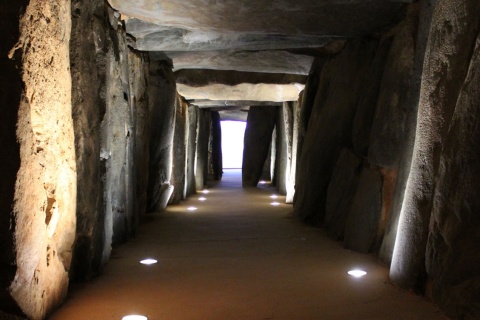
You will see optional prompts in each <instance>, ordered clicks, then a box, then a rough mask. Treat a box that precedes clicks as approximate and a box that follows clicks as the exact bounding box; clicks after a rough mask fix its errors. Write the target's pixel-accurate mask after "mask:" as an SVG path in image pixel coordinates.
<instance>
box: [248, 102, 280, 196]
mask: <svg viewBox="0 0 480 320" xmlns="http://www.w3.org/2000/svg"><path fill="white" fill-rule="evenodd" d="M276 112H277V107H263V106H262V107H260V106H252V107H250V110H249V111H248V118H247V127H246V129H245V138H244V147H243V163H242V186H243V187H256V186H257V184H258V181H259V180H260V177H261V175H262V172H263V165H264V163H265V160H266V158H267V155H268V149H269V148H270V142H271V139H272V132H273V128H274V127H275V121H276Z"/></svg>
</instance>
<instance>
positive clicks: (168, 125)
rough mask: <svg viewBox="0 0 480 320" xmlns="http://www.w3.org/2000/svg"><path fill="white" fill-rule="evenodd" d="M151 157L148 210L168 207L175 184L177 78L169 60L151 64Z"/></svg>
mask: <svg viewBox="0 0 480 320" xmlns="http://www.w3.org/2000/svg"><path fill="white" fill-rule="evenodd" d="M149 90H150V97H151V100H150V112H149V113H150V121H151V125H150V161H149V178H148V190H147V197H148V211H160V210H163V209H165V207H166V206H167V203H168V200H169V199H170V196H171V195H172V192H173V188H174V186H173V185H171V184H170V180H171V177H172V164H173V158H172V155H173V153H172V148H173V134H174V128H175V126H174V124H175V102H176V98H177V96H176V91H175V79H174V77H173V72H172V66H171V64H170V62H168V61H165V60H164V61H160V62H158V63H156V64H152V65H151V67H150V88H149Z"/></svg>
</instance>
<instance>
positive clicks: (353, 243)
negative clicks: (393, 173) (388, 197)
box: [344, 167, 382, 253]
mask: <svg viewBox="0 0 480 320" xmlns="http://www.w3.org/2000/svg"><path fill="white" fill-rule="evenodd" d="M350 209H351V210H350V213H349V214H348V217H347V220H346V223H345V238H344V244H345V247H346V248H347V249H352V250H355V251H358V252H364V253H367V252H370V251H371V249H372V246H373V244H374V241H375V236H376V232H377V226H378V221H379V219H380V213H381V210H382V175H381V174H380V171H379V170H378V169H375V168H368V167H366V168H364V169H363V170H362V173H361V174H360V178H359V182H358V187H357V191H356V192H355V196H354V197H353V201H352V206H351V208H350Z"/></svg>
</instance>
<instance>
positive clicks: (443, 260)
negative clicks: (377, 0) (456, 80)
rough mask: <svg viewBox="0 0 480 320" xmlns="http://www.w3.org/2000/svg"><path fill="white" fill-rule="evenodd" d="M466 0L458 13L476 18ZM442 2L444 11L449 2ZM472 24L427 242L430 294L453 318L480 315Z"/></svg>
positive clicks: (477, 92) (475, 7)
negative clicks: (464, 71) (466, 64)
mask: <svg viewBox="0 0 480 320" xmlns="http://www.w3.org/2000/svg"><path fill="white" fill-rule="evenodd" d="M468 3H469V4H470V5H471V6H466V7H463V8H464V9H465V10H466V11H464V12H465V13H467V14H468V15H470V14H476V15H477V17H478V14H480V6H479V4H478V3H477V2H474V1H468ZM441 5H442V4H441ZM443 5H444V6H445V5H446V6H447V9H450V4H447V3H444V4H443ZM440 8H442V6H440V7H439V9H440ZM443 8H445V7H443ZM460 8H462V7H460ZM452 9H453V7H452ZM451 12H454V11H451ZM455 12H456V11H455ZM476 22H477V29H476V33H477V38H476V40H475V42H474V48H472V49H473V51H470V54H471V60H470V64H469V67H468V71H467V74H466V77H465V79H464V80H463V81H461V83H462V82H463V83H462V87H461V89H460V91H459V93H458V98H457V100H456V104H455V109H454V112H453V116H452V120H451V123H450V126H449V128H448V132H447V133H446V135H445V140H444V142H443V150H442V154H441V156H440V163H439V167H438V180H437V181H436V189H435V193H434V195H433V207H432V217H431V219H430V225H429V235H428V242H427V259H426V266H427V272H428V275H429V278H430V279H431V285H432V288H431V289H432V295H433V298H434V299H435V301H436V302H437V303H438V304H439V305H440V306H441V307H442V308H443V309H444V310H445V311H446V313H447V314H448V315H449V316H451V317H452V318H454V319H476V318H480V300H479V296H480V270H479V268H478V266H479V265H480V253H479V251H478V243H479V242H480V216H479V212H480V200H479V197H478V194H479V191H480V187H479V185H478V177H479V176H480V150H479V148H478V145H479V143H480V125H479V117H480V110H479V106H480V89H479V86H478V84H479V83H480V28H479V25H478V19H477V20H476ZM474 32H475V31H474ZM436 36H437V35H435V36H434V37H435V38H436ZM464 48H465V47H464ZM469 49H470V48H469Z"/></svg>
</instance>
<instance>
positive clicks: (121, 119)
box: [100, 11, 134, 263]
mask: <svg viewBox="0 0 480 320" xmlns="http://www.w3.org/2000/svg"><path fill="white" fill-rule="evenodd" d="M109 12H110V13H111V11H109ZM111 16H113V15H111ZM110 24H111V27H110V29H109V32H108V41H107V43H108V56H107V68H106V73H107V83H106V105H107V108H106V113H105V117H104V119H103V120H102V124H101V128H102V140H101V141H102V146H101V152H100V157H101V158H102V161H105V162H106V173H105V192H104V201H105V228H104V242H105V244H104V250H103V251H104V252H103V263H106V262H107V261H108V260H109V258H110V253H111V247H112V245H116V244H120V243H122V242H124V241H125V240H126V239H128V237H129V236H130V235H132V234H133V232H134V229H133V228H134V224H133V222H134V219H133V217H134V212H133V206H132V202H133V199H134V194H133V193H132V192H130V191H131V190H132V189H134V184H133V181H132V179H131V178H132V177H133V175H134V170H133V168H132V166H131V163H132V162H133V156H134V152H133V144H132V140H133V137H132V132H133V130H132V126H133V119H132V114H131V113H130V104H129V95H130V93H129V89H130V88H129V85H128V80H129V70H128V48H127V45H126V40H125V36H126V35H125V31H124V30H123V29H122V28H121V27H119V23H118V21H117V20H115V19H112V20H110Z"/></svg>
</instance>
